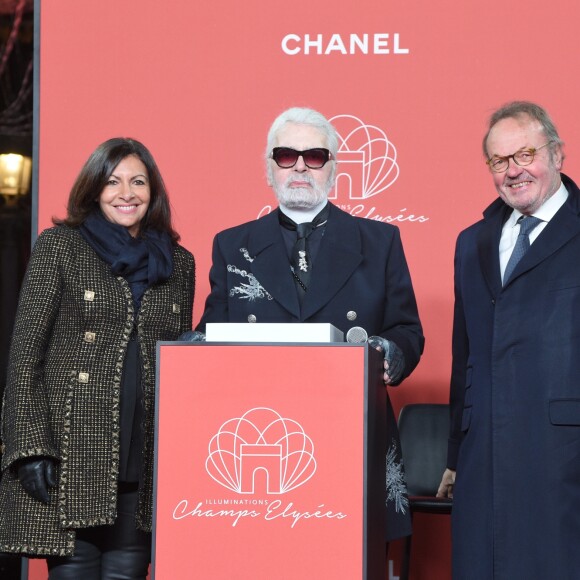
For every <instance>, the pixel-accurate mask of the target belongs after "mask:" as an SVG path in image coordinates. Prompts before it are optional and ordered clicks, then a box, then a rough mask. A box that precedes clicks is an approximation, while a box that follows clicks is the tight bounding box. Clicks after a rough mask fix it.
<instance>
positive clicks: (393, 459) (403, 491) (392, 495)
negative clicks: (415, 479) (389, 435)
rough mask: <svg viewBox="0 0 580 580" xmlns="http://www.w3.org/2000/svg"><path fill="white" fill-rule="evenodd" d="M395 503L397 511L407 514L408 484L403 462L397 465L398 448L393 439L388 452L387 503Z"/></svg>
mask: <svg viewBox="0 0 580 580" xmlns="http://www.w3.org/2000/svg"><path fill="white" fill-rule="evenodd" d="M390 501H394V502H395V511H396V512H401V513H403V514H404V513H407V512H406V510H407V508H408V507H409V498H408V497H407V484H406V483H405V474H404V473H403V462H402V461H400V462H399V463H397V446H396V443H395V440H394V439H393V441H392V443H391V446H390V447H389V450H388V451H387V503H388V502H390Z"/></svg>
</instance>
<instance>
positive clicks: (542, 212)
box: [506, 183, 568, 227]
mask: <svg viewBox="0 0 580 580" xmlns="http://www.w3.org/2000/svg"><path fill="white" fill-rule="evenodd" d="M567 199H568V190H567V189H566V188H565V187H564V184H563V183H560V187H559V188H558V189H557V191H556V193H554V194H553V195H551V196H550V197H549V198H548V199H547V200H546V201H545V202H544V203H543V204H542V205H541V206H540V207H539V208H538V210H537V211H535V212H534V213H533V214H532V215H534V216H535V217H537V218H539V219H541V220H542V221H543V222H549V221H550V220H551V219H552V218H553V217H554V216H555V215H556V212H557V211H558V210H559V209H560V208H561V207H562V206H563V205H564V204H565V203H566V200H567ZM522 215H523V214H522V213H521V212H519V211H518V210H517V209H514V211H513V212H512V214H511V215H510V217H509V219H508V221H507V223H506V226H507V227H514V226H515V225H516V223H517V221H518V220H519V219H520V217H521V216H522Z"/></svg>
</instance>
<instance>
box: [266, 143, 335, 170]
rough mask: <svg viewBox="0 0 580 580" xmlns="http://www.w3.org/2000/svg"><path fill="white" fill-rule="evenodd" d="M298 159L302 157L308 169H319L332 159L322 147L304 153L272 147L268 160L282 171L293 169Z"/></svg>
mask: <svg viewBox="0 0 580 580" xmlns="http://www.w3.org/2000/svg"><path fill="white" fill-rule="evenodd" d="M298 157H302V159H303V160H304V165H306V167H309V168H310V169H321V168H322V167H324V166H325V165H326V163H327V162H328V160H329V159H332V153H331V152H330V151H329V150H328V149H324V148H322V147H316V148H315V149H305V150H304V151H296V149H290V147H274V149H272V153H270V158H271V159H273V160H274V161H275V162H276V165H277V166H278V167H281V168H282V169H290V167H294V166H295V165H296V163H297V162H298Z"/></svg>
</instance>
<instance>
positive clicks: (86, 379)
mask: <svg viewBox="0 0 580 580" xmlns="http://www.w3.org/2000/svg"><path fill="white" fill-rule="evenodd" d="M88 382H89V373H79V383H88Z"/></svg>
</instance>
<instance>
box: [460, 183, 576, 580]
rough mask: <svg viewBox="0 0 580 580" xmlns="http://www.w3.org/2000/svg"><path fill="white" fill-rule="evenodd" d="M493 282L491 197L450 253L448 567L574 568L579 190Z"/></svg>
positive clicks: (498, 214) (504, 574)
mask: <svg viewBox="0 0 580 580" xmlns="http://www.w3.org/2000/svg"><path fill="white" fill-rule="evenodd" d="M562 179H563V182H564V185H565V186H566V189H567V190H568V192H569V198H568V200H567V201H566V203H565V204H564V205H563V206H562V207H561V208H560V209H559V211H558V212H557V213H556V215H555V216H554V217H553V218H552V220H551V221H550V222H549V223H548V225H547V226H546V227H545V229H544V230H543V231H542V232H541V233H540V235H539V236H538V238H537V239H536V240H535V241H534V243H533V244H532V245H531V247H530V249H529V251H528V252H527V254H526V255H525V256H524V257H523V258H522V260H521V261H520V263H519V264H518V266H517V267H516V270H515V271H514V273H513V275H512V277H511V278H510V281H509V282H508V283H507V284H506V285H505V286H504V287H503V288H502V284H501V278H500V266H499V251H498V247H499V240H500V236H501V230H502V226H503V223H504V221H505V219H506V217H507V215H508V214H509V213H511V208H509V207H507V206H506V205H505V204H504V203H503V201H501V200H496V201H495V202H494V203H493V204H492V205H491V206H490V207H489V208H488V210H486V212H485V213H484V219H483V220H482V221H480V222H478V223H476V224H475V225H473V226H471V227H470V228H468V229H467V230H465V231H464V232H462V233H461V234H460V236H459V238H458V241H457V249H456V255H455V293H456V296H455V298H456V301H455V320H454V332H453V373H452V383H451V405H452V438H451V441H450V454H449V466H450V467H451V468H455V467H456V469H457V479H456V483H455V488H454V505H453V515H452V531H453V532H452V533H453V570H454V577H456V578H458V579H464V578H468V579H469V580H478V579H481V580H489V579H490V578H505V579H506V580H513V579H514V578H532V579H533V578H538V579H539V578H559V579H573V578H577V577H578V574H579V571H580V550H578V540H580V267H579V263H580V191H579V190H578V188H577V187H576V185H575V184H574V183H573V182H572V181H571V180H570V179H569V178H567V177H566V176H564V175H563V176H562Z"/></svg>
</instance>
